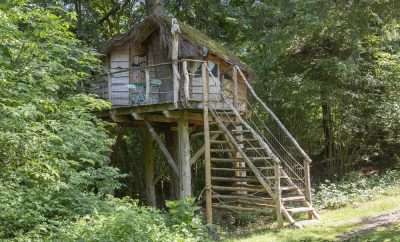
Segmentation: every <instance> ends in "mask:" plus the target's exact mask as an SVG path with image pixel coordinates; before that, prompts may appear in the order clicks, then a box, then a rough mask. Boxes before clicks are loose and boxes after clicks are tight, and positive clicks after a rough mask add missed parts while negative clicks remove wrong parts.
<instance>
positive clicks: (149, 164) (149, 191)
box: [143, 129, 156, 207]
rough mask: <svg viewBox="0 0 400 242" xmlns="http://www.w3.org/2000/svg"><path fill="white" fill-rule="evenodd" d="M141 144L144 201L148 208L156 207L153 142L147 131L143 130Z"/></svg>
mask: <svg viewBox="0 0 400 242" xmlns="http://www.w3.org/2000/svg"><path fill="white" fill-rule="evenodd" d="M143 143H144V145H143V146H144V147H143V148H144V152H143V156H144V157H143V160H144V179H145V186H146V200H147V204H148V205H150V206H153V207H155V206H156V191H155V187H154V185H155V184H154V173H155V169H154V168H155V161H154V149H153V140H152V138H151V136H150V134H149V131H148V130H147V129H144V130H143Z"/></svg>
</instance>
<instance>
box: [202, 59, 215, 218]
mask: <svg viewBox="0 0 400 242" xmlns="http://www.w3.org/2000/svg"><path fill="white" fill-rule="evenodd" d="M202 78H203V121H204V160H205V165H204V166H205V183H206V187H205V195H206V218H207V224H212V222H213V220H212V219H213V218H212V191H211V154H210V127H209V120H208V119H209V117H208V105H209V104H208V84H209V83H208V82H209V79H208V78H209V77H208V72H207V63H203V64H202Z"/></svg>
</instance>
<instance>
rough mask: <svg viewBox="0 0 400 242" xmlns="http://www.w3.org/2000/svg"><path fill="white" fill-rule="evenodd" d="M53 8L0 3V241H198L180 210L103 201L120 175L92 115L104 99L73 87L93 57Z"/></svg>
mask: <svg viewBox="0 0 400 242" xmlns="http://www.w3.org/2000/svg"><path fill="white" fill-rule="evenodd" d="M53 10H54V9H52V10H49V9H45V8H42V7H38V5H36V4H25V1H20V2H14V3H13V4H8V5H1V7H0V113H1V115H0V210H1V211H2V212H1V213H0V240H5V239H8V240H15V241H45V240H49V241H54V240H58V241H76V240H83V241H204V240H205V237H204V234H203V230H202V227H201V223H200V220H199V219H198V218H196V217H195V216H194V209H191V206H190V205H188V204H187V205H184V203H182V204H180V203H178V204H177V205H176V206H175V207H174V208H173V209H171V210H172V211H183V212H184V213H183V214H184V216H182V215H181V214H176V213H175V214H173V215H169V214H165V213H161V212H160V211H156V210H153V209H149V208H144V207H140V206H138V205H137V204H136V203H135V202H132V201H129V200H119V199H116V198H112V194H113V192H114V191H115V190H116V189H118V188H119V187H120V186H121V184H120V182H119V180H120V178H123V177H124V176H123V175H121V174H120V173H119V171H118V169H116V168H113V167H111V166H110V165H109V156H110V151H111V145H112V143H113V140H112V139H111V138H110V135H109V133H108V131H107V128H108V126H107V124H106V123H104V122H102V121H101V120H99V119H97V118H96V116H95V114H94V113H93V112H94V111H98V110H102V109H104V108H109V103H107V102H105V101H101V100H98V99H96V98H95V97H93V96H90V95H86V94H84V90H82V89H81V87H82V86H85V83H84V80H85V79H87V78H88V77H89V76H90V74H91V72H94V71H96V69H97V68H98V64H99V63H98V59H97V55H96V53H95V52H93V51H92V50H91V49H90V48H88V47H86V46H85V45H83V44H82V42H81V41H79V40H78V39H76V37H75V36H74V34H72V33H71V32H70V29H71V26H70V25H69V24H68V23H67V22H66V21H64V18H63V16H62V15H61V16H58V15H55V14H54V12H53ZM57 11H61V10H60V9H58V10H57ZM181 205H182V206H183V207H182V208H181V207H180V206H181ZM175 209H176V210H175ZM192 223H193V224H192Z"/></svg>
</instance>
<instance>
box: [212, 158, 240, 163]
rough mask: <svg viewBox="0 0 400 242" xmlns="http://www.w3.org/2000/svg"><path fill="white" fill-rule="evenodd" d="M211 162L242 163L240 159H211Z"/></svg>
mask: <svg viewBox="0 0 400 242" xmlns="http://www.w3.org/2000/svg"><path fill="white" fill-rule="evenodd" d="M211 161H213V162H229V163H232V162H238V161H243V159H242V158H211Z"/></svg>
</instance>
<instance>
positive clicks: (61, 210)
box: [0, 0, 400, 241]
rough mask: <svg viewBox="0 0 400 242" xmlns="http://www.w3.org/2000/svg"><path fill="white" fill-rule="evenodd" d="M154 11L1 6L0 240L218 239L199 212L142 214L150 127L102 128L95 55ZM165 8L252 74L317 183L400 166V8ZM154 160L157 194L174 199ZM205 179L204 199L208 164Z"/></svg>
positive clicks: (179, 206) (344, 1)
mask: <svg viewBox="0 0 400 242" xmlns="http://www.w3.org/2000/svg"><path fill="white" fill-rule="evenodd" d="M155 2H157V1H155ZM152 4H154V1H146V2H145V1H139V0H110V1H103V0H90V1H82V0H10V1H5V3H4V2H3V3H0V211H2V212H1V213H0V240H1V239H10V240H16V241H27V240H28V239H32V240H39V241H43V240H61V241H69V240H70V241H75V240H79V239H83V240H84V241H126V240H128V239H131V240H132V241H190V240H193V241H204V240H206V232H205V231H206V228H205V227H203V226H202V225H201V224H202V221H201V219H202V218H201V213H199V212H198V211H197V208H196V207H193V206H191V205H190V203H192V201H180V202H168V203H167V204H166V205H165V204H163V203H161V201H160V202H159V207H160V208H162V209H163V210H156V209H148V208H146V207H143V206H142V205H143V202H142V201H143V200H144V199H145V191H144V190H143V189H142V188H143V179H141V178H142V174H143V167H142V166H143V164H142V163H141V160H142V159H143V154H142V150H143V147H141V143H140V142H139V139H141V137H142V133H141V130H140V129H132V128H129V127H118V126H116V125H113V124H111V123H107V122H104V121H102V120H101V119H99V118H97V117H96V111H99V110H104V109H107V108H109V107H110V104H109V103H108V102H106V101H103V100H101V99H98V98H96V97H95V96H94V95H90V94H88V92H87V87H88V85H89V84H90V82H93V81H94V78H95V76H96V75H97V74H98V73H100V70H101V66H100V61H99V57H100V54H99V53H98V52H97V51H96V50H98V49H100V48H101V47H102V45H103V44H104V42H105V41H106V40H108V39H110V38H111V37H112V36H114V35H116V34H119V33H124V32H126V31H127V30H129V28H130V26H132V25H133V24H134V23H137V22H140V21H141V20H142V19H143V18H144V16H146V14H148V11H149V9H150V8H151V7H152V6H151V5H152ZM164 4H165V11H166V12H167V14H169V15H171V16H175V17H176V18H177V19H178V20H179V21H182V22H185V23H187V24H189V25H191V26H193V27H196V28H197V29H199V30H201V31H203V32H204V33H206V34H208V35H209V36H211V37H212V38H214V39H216V40H218V41H219V42H220V43H222V44H223V45H224V46H226V47H227V48H229V49H230V50H232V51H233V52H234V53H235V54H237V55H238V56H240V57H241V58H242V59H243V61H245V62H246V63H247V64H248V65H249V66H250V67H251V68H252V70H253V72H254V76H255V79H254V82H253V85H254V86H255V89H256V91H257V93H258V95H260V97H262V99H263V101H265V103H267V104H268V105H269V106H270V107H271V109H272V110H274V112H275V113H276V114H277V115H278V117H279V118H280V119H281V120H282V122H283V123H284V124H285V125H286V127H287V128H288V129H289V130H290V131H291V132H292V133H293V135H294V136H295V137H296V139H297V140H298V141H299V143H300V145H301V146H302V147H303V148H304V149H305V150H306V152H308V154H310V156H311V158H312V159H313V163H312V182H313V183H314V184H316V185H317V184H318V183H319V182H320V181H323V180H325V179H330V180H335V179H340V178H341V177H342V176H344V175H345V174H347V173H350V172H354V171H356V172H358V171H364V170H366V169H368V170H374V171H376V172H378V173H383V172H384V171H385V170H387V169H396V168H398V167H399V165H400V153H399V151H400V18H399V17H400V16H399V15H400V2H399V1H396V0H368V1H367V0H352V1H349V0H337V1H326V0H302V1H294V0H264V1H257V0H254V1H245V0H224V1H223V0H221V1H219V0H214V1H204V0H176V1H174V0H167V1H164ZM157 152H159V151H157ZM155 156H156V157H157V162H156V164H157V182H158V183H157V184H158V186H157V189H158V193H159V194H162V196H161V197H162V198H163V199H167V200H168V199H174V197H173V195H172V194H171V192H170V191H167V190H165V186H168V184H169V183H168V182H169V177H168V175H167V173H166V172H165V170H166V169H168V168H167V167H166V165H165V162H164V161H163V157H162V156H161V155H160V154H158V153H156V154H155ZM194 170H195V174H196V175H195V177H194V179H195V181H194V186H195V187H194V191H195V194H196V195H200V194H201V190H202V189H203V186H204V182H203V180H202V176H203V167H202V164H201V163H199V164H198V165H197V166H196V167H195V168H194ZM161 184H164V185H163V186H161ZM169 185H170V186H172V185H171V184H169ZM126 196H129V197H130V198H132V199H140V200H131V199H130V198H127V197H126ZM197 204H198V205H201V202H198V203H197ZM165 206H166V207H167V209H165ZM164 210H167V211H168V212H164ZM133 218H134V219H133Z"/></svg>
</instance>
